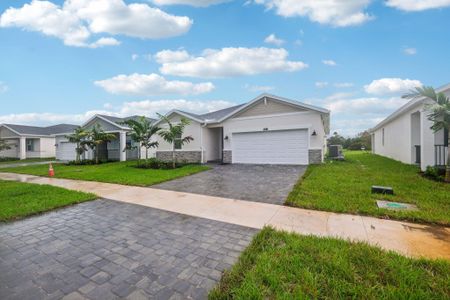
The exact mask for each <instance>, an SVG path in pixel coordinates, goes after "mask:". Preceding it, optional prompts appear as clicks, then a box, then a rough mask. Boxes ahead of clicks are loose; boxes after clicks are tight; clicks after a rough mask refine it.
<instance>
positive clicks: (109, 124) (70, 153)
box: [55, 115, 156, 161]
mask: <svg viewBox="0 0 450 300" xmlns="http://www.w3.org/2000/svg"><path fill="white" fill-rule="evenodd" d="M137 118H139V116H130V117H125V118H118V117H113V116H105V115H95V116H93V117H92V118H90V119H89V120H88V121H86V122H85V123H84V124H83V125H81V127H82V128H84V129H86V130H90V129H92V128H93V127H94V126H96V125H100V127H101V128H102V129H103V130H104V131H105V132H107V133H113V134H115V135H116V139H115V140H113V141H111V142H109V143H106V144H102V145H100V150H99V151H100V155H99V156H100V158H101V159H108V160H120V161H125V160H132V159H137V157H138V155H137V154H138V153H137V151H138V150H137V149H136V150H126V151H123V150H124V149H125V148H126V146H127V145H131V144H134V142H133V141H132V140H131V137H130V136H129V132H130V131H131V130H130V128H129V127H128V126H126V125H124V124H123V122H124V121H126V120H129V119H137ZM149 120H150V121H151V122H155V121H156V120H154V119H149ZM73 130H74V129H72V130H70V131H66V132H60V133H58V134H56V135H55V136H56V159H58V160H75V158H76V151H75V149H76V144H74V143H70V142H69V141H68V140H67V137H66V136H67V135H70V134H72V133H73ZM141 155H142V157H145V149H141ZM149 155H150V157H151V156H154V155H155V150H154V149H153V150H152V151H151V153H150V154H149ZM84 158H86V159H93V158H94V154H93V152H92V150H89V151H87V152H86V153H85V154H84Z"/></svg>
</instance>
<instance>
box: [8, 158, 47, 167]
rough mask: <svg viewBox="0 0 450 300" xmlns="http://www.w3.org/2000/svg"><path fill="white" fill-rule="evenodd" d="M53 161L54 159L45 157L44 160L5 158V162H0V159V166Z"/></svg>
mask: <svg viewBox="0 0 450 300" xmlns="http://www.w3.org/2000/svg"><path fill="white" fill-rule="evenodd" d="M53 160H55V158H54V157H46V158H27V159H22V160H20V159H18V158H17V159H15V158H11V159H9V158H5V160H2V158H0V166H1V165H7V164H17V163H27V162H38V161H53Z"/></svg>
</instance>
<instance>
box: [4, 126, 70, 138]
mask: <svg viewBox="0 0 450 300" xmlns="http://www.w3.org/2000/svg"><path fill="white" fill-rule="evenodd" d="M5 125H6V126H8V127H9V128H11V129H12V130H14V131H16V132H18V133H19V134H23V135H27V134H30V135H52V134H57V133H68V132H72V131H74V130H75V128H77V127H78V126H77V125H72V124H58V125H53V126H47V127H40V126H27V125H16V124H5Z"/></svg>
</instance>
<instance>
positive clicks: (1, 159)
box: [0, 157, 19, 162]
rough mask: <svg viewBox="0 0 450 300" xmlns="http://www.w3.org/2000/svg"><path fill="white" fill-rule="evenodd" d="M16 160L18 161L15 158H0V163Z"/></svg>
mask: <svg viewBox="0 0 450 300" xmlns="http://www.w3.org/2000/svg"><path fill="white" fill-rule="evenodd" d="M16 160H19V159H18V158H16V157H0V162H2V161H16Z"/></svg>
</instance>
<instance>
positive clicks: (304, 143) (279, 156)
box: [232, 129, 308, 165]
mask: <svg viewBox="0 0 450 300" xmlns="http://www.w3.org/2000/svg"><path fill="white" fill-rule="evenodd" d="M232 145H233V146H232V151H233V153H232V161H233V163H242V164H292V165H307V164H308V131H307V130H306V129H302V130H282V131H265V132H245V133H233V135H232Z"/></svg>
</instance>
